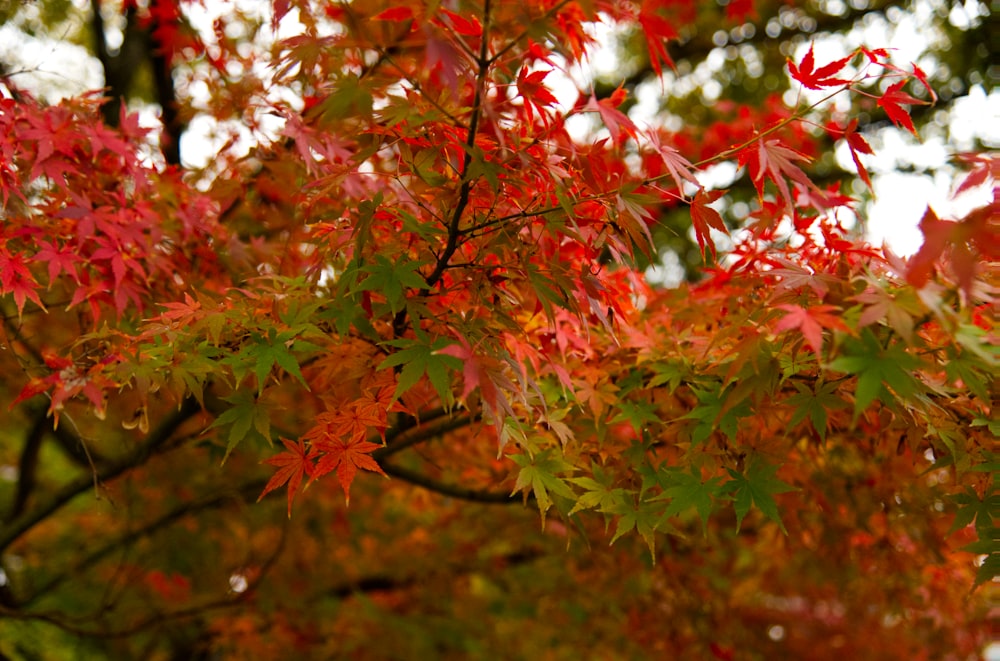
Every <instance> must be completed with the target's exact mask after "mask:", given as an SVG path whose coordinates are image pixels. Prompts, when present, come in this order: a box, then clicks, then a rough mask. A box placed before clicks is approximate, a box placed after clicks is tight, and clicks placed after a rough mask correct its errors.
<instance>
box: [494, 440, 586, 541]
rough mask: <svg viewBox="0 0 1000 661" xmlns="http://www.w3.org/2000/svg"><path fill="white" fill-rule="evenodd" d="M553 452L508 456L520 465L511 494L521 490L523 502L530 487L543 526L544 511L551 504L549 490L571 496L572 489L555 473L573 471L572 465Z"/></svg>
mask: <svg viewBox="0 0 1000 661" xmlns="http://www.w3.org/2000/svg"><path fill="white" fill-rule="evenodd" d="M554 452H555V450H553V449H549V450H545V451H544V452H541V453H539V454H537V455H535V456H534V457H529V456H527V455H524V454H515V455H512V456H511V457H510V459H511V461H513V462H514V463H515V464H517V465H518V466H520V467H521V470H520V471H518V474H517V481H516V482H515V483H514V490H513V491H512V492H511V495H512V496H513V495H514V494H515V493H517V492H518V491H523V492H524V499H525V502H527V500H528V489H529V487H530V489H531V492H532V493H533V494H534V496H535V501H536V502H537V503H538V511H539V512H540V513H541V515H542V525H543V526H544V525H545V513H546V512H547V511H548V509H549V508H550V507H551V506H552V497H551V496H550V495H549V494H550V492H551V493H555V494H557V495H559V496H562V497H564V498H573V490H572V489H570V487H569V485H568V484H566V481H565V480H564V479H563V478H561V477H558V475H557V474H558V473H567V472H571V471H573V470H574V468H573V465H572V464H570V463H569V462H567V461H566V460H565V459H563V458H561V457H560V456H554V454H553V453H554Z"/></svg>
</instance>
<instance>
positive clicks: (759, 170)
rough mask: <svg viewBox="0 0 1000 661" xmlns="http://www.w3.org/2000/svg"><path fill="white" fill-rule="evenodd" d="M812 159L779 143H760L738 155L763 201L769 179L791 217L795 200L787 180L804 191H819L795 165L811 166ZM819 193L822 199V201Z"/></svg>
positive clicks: (775, 141)
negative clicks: (798, 163) (799, 163)
mask: <svg viewBox="0 0 1000 661" xmlns="http://www.w3.org/2000/svg"><path fill="white" fill-rule="evenodd" d="M809 160H810V159H809V157H808V156H806V155H805V154H803V153H802V152H799V151H796V150H795V149H792V148H791V147H788V146H786V145H784V144H782V143H781V141H779V140H765V139H763V138H762V139H760V140H758V141H757V144H756V147H753V146H751V147H747V148H746V149H743V150H742V151H740V153H739V163H740V165H745V166H747V168H748V169H749V171H750V178H751V179H752V181H753V184H754V187H755V188H756V189H757V197H758V198H759V199H761V200H763V198H764V184H765V181H766V180H767V179H770V180H771V181H772V182H773V183H774V185H775V186H776V187H777V189H778V194H779V196H780V197H781V199H782V200H784V201H785V208H786V210H787V211H788V213H789V214H791V212H792V209H793V208H794V206H795V198H794V197H793V196H792V192H791V189H789V187H788V181H787V180H791V181H792V182H794V183H797V184H799V185H800V186H802V187H803V188H804V189H812V190H813V191H814V192H815V191H816V186H815V185H814V184H813V183H812V182H811V181H810V180H809V177H807V176H806V173H805V172H803V171H802V169H801V168H800V167H799V166H798V165H796V164H795V163H796V162H803V163H808V162H809ZM823 197H824V196H823V195H822V194H820V195H819V198H818V199H820V200H823Z"/></svg>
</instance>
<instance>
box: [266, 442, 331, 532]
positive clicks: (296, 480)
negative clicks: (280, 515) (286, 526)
mask: <svg viewBox="0 0 1000 661" xmlns="http://www.w3.org/2000/svg"><path fill="white" fill-rule="evenodd" d="M281 442H282V443H283V444H284V445H285V447H286V448H288V449H287V451H285V452H282V453H281V454H279V455H275V456H273V457H271V458H270V459H267V460H265V461H264V463H265V464H270V465H272V466H277V467H278V472H277V473H275V474H274V475H273V476H271V479H270V480H268V482H267V485H266V486H265V487H264V490H263V491H262V492H261V494H260V496H259V497H258V498H257V502H258V503H259V502H260V501H261V499H262V498H264V496H266V495H267V494H269V493H270V492H272V491H274V490H275V489H277V488H278V487H280V486H281V485H283V484H285V483H286V482H287V483H288V518H291V517H292V501H293V500H295V494H296V493H297V492H298V490H299V486H300V485H301V484H302V478H303V476H306V475H312V474H313V470H314V468H313V463H312V460H313V459H314V458H315V457H316V454H317V453H316V451H315V450H310V449H308V448H307V447H306V444H305V442H303V441H302V440H301V439H300V440H299V441H298V442H297V443H296V442H295V441H289V440H287V439H284V438H283V439H281Z"/></svg>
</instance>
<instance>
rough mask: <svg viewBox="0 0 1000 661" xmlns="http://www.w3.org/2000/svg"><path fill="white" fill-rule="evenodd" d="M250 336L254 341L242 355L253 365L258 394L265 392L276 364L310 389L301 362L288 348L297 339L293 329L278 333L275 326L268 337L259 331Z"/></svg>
mask: <svg viewBox="0 0 1000 661" xmlns="http://www.w3.org/2000/svg"><path fill="white" fill-rule="evenodd" d="M250 337H251V340H252V343H251V344H250V345H249V346H248V347H246V348H244V349H243V351H241V352H240V355H241V356H243V357H245V358H246V359H247V360H248V361H249V362H250V363H251V364H252V365H253V371H254V376H256V377H257V394H258V395H259V394H261V393H263V392H264V383H265V382H266V381H267V377H268V375H269V374H270V373H271V369H272V368H273V367H274V366H275V365H277V366H279V367H280V368H281V369H283V370H285V371H286V372H288V373H289V374H291V375H292V376H294V377H295V378H296V380H298V381H299V383H301V384H302V385H303V386H305V388H306V390H308V389H309V384H308V383H306V380H305V377H304V376H302V371H301V370H300V369H299V362H298V361H297V360H296V359H295V356H293V355H292V353H291V351H289V348H288V345H289V344H291V343H293V342H294V340H295V333H294V332H293V331H284V332H282V333H278V332H277V331H276V330H275V329H274V328H269V329H268V330H267V337H266V338H265V337H263V336H262V335H260V334H258V333H253V334H252V335H251V336H250Z"/></svg>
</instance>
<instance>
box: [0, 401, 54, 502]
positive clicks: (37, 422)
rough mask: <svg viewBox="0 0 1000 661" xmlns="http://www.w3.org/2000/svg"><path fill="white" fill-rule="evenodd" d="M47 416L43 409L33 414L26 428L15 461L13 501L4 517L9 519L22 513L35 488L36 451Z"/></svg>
mask: <svg viewBox="0 0 1000 661" xmlns="http://www.w3.org/2000/svg"><path fill="white" fill-rule="evenodd" d="M47 419H48V416H46V414H45V411H41V412H40V413H36V414H35V415H34V422H33V423H32V425H31V429H29V430H28V436H27V437H26V438H25V439H24V449H23V450H21V458H20V459H19V460H18V463H17V488H16V490H15V492H14V501H13V502H12V503H11V506H10V511H9V512H8V513H7V516H6V517H5V519H6V520H7V521H11V520H13V519H16V518H17V517H19V516H21V514H22V513H24V508H25V506H26V505H27V504H28V497H29V496H30V495H31V492H32V490H33V489H34V488H35V471H36V469H37V468H38V453H39V451H40V450H41V449H42V439H43V438H45V428H46V426H47V425H46V421H47Z"/></svg>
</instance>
